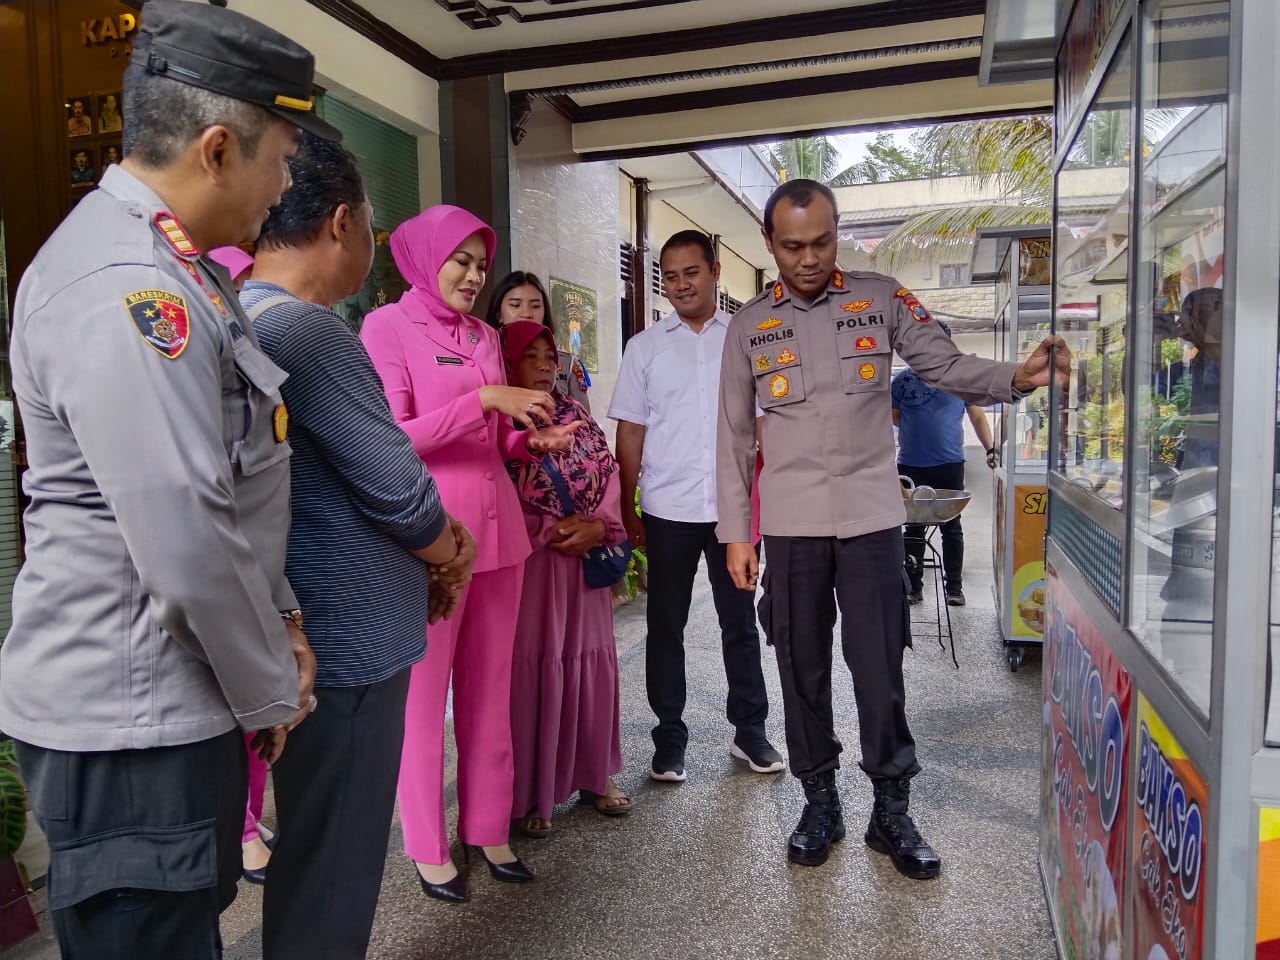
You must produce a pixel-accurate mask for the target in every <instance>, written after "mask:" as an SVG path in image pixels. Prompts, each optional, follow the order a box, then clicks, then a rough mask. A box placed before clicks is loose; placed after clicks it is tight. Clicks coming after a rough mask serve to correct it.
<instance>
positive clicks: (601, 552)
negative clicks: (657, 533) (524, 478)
mask: <svg viewBox="0 0 1280 960" xmlns="http://www.w3.org/2000/svg"><path fill="white" fill-rule="evenodd" d="M542 469H543V470H545V471H546V472H547V476H548V477H550V478H551V485H552V486H554V487H555V488H556V495H557V496H558V497H559V498H560V506H561V508H562V509H563V510H564V515H565V516H566V517H571V516H573V515H574V514H575V513H577V512H578V511H577V510H576V509H575V508H574V506H573V497H571V496H569V487H568V485H567V484H566V483H565V482H564V477H562V476H561V475H560V471H559V470H557V469H556V465H555V464H554V463H552V461H551V458H550V457H543V458H542ZM630 562H631V544H630V543H628V542H627V541H626V540H623V541H622V542H621V543H619V544H615V545H614V546H612V547H606V546H604V545H603V544H602V545H600V546H598V547H592V548H591V549H590V550H588V551H587V555H586V556H585V557H583V558H582V577H583V579H584V580H586V581H587V586H589V587H592V588H594V589H597V590H599V589H602V588H604V587H612V586H613V585H614V584H615V583H617V582H618V581H619V580H621V579H622V575H623V574H624V573H626V572H627V564H628V563H630Z"/></svg>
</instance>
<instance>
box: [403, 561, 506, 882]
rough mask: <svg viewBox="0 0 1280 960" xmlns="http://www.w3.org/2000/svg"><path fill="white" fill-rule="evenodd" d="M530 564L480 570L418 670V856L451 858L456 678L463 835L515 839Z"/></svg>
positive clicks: (412, 761)
mask: <svg viewBox="0 0 1280 960" xmlns="http://www.w3.org/2000/svg"><path fill="white" fill-rule="evenodd" d="M523 574H524V565H523V564H518V565H516V566H511V567H500V568H499V569H497V570H491V571H488V572H485V573H477V574H476V575H475V576H474V577H473V578H472V580H471V584H470V585H469V586H468V587H467V589H466V592H464V593H463V595H462V599H461V601H460V602H459V604H458V609H457V610H456V611H455V612H454V614H453V616H452V617H450V618H449V619H448V620H443V621H441V622H440V623H437V624H434V625H433V626H431V627H430V628H429V629H428V630H427V655H426V657H425V658H424V659H423V660H422V661H421V662H419V663H417V664H416V665H415V666H414V667H413V672H412V673H411V674H410V677H409V700H408V703H407V704H406V706H405V718H404V752H403V754H402V758H401V762H400V783H399V787H398V794H399V802H400V823H401V826H402V827H403V828H404V851H405V853H406V854H408V855H409V857H410V858H411V859H413V860H415V861H417V862H418V863H429V864H437V865H439V864H443V863H448V862H449V833H448V828H447V827H446V826H445V822H444V714H445V705H446V702H447V700H448V695H449V680H450V676H451V675H452V679H453V734H454V740H455V741H456V742H457V745H458V837H459V838H460V839H461V840H462V841H463V842H464V843H471V844H475V845H477V846H482V847H492V846H497V845H499V844H503V843H506V842H507V838H508V832H509V830H510V825H511V824H510V818H511V792H512V784H513V781H514V777H515V766H514V762H513V760H512V755H511V652H512V647H513V646H514V644H515V632H516V617H517V616H518V614H519V612H520V591H521V588H522V586H523V584H524V575H523Z"/></svg>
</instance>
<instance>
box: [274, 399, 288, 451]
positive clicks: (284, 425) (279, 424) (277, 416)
mask: <svg viewBox="0 0 1280 960" xmlns="http://www.w3.org/2000/svg"><path fill="white" fill-rule="evenodd" d="M271 427H272V430H273V432H274V433H275V438H276V443H284V439H285V437H287V436H289V408H288V407H286V406H285V405H284V404H283V403H280V404H277V405H276V409H275V412H274V413H272V414H271Z"/></svg>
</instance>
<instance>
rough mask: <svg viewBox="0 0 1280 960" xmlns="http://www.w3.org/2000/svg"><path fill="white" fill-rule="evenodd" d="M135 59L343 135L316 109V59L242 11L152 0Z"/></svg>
mask: <svg viewBox="0 0 1280 960" xmlns="http://www.w3.org/2000/svg"><path fill="white" fill-rule="evenodd" d="M133 62H134V63H138V64H141V65H142V66H143V67H145V68H146V70H147V72H148V73H154V74H157V75H159V76H162V77H168V78H169V79H171V80H177V81H178V82H180V83H185V84H189V85H190V86H193V87H201V88H203V89H205V90H212V91H213V92H214V93H220V94H222V95H223V96H227V97H231V98H232V99H235V100H243V101H245V102H246V103H255V104H257V105H258V106H260V107H263V108H265V109H266V110H269V111H270V112H271V113H274V114H275V115H276V116H278V117H280V118H281V119H283V120H287V121H288V122H289V123H292V124H294V125H296V126H298V127H301V128H302V129H303V130H306V131H307V132H308V133H314V134H315V135H316V136H318V137H323V138H324V139H325V140H341V139H342V132H341V131H340V130H338V128H337V127H334V126H332V125H330V124H328V123H325V122H324V121H323V120H321V119H320V118H319V117H318V116H316V114H315V97H314V96H312V92H311V84H312V81H313V80H314V78H315V67H316V58H315V57H314V56H312V55H311V51H309V50H307V49H306V48H305V47H301V46H299V45H298V44H296V43H294V42H293V41H292V40H290V39H289V38H288V37H286V36H285V35H284V34H282V33H277V32H276V31H275V30H272V29H271V28H270V27H268V26H265V25H264V24H261V23H259V22H258V21H257V20H254V19H252V18H251V17H246V16H245V15H244V14H242V13H236V12H235V11H234V10H226V9H223V8H222V7H219V6H210V5H209V4H205V3H193V2H189V0H149V2H148V3H147V4H146V5H145V6H144V7H143V8H142V24H141V26H140V27H139V28H138V36H137V38H136V39H135V41H134V45H133Z"/></svg>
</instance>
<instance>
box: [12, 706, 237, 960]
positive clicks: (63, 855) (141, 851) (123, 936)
mask: <svg viewBox="0 0 1280 960" xmlns="http://www.w3.org/2000/svg"><path fill="white" fill-rule="evenodd" d="M17 748H18V762H19V764H20V766H21V768H22V775H23V778H24V779H25V781H26V784H27V788H28V792H29V794H30V797H31V807H32V809H33V810H34V811H35V814H36V819H37V820H38V822H39V824H40V828H41V829H42V830H44V832H45V835H46V836H47V837H48V840H49V853H50V859H49V876H48V887H47V889H48V893H49V916H50V920H51V922H52V926H53V932H54V936H56V937H57V940H58V946H59V947H60V948H61V951H62V957H63V960H216V958H218V957H221V956H222V941H221V938H220V937H219V934H218V914H219V913H220V912H221V911H222V910H224V909H226V907H228V906H229V905H230V904H231V901H232V900H234V899H235V896H236V881H237V880H239V878H240V870H241V864H240V833H241V829H242V828H243V826H244V803H245V793H246V790H247V789H248V787H247V774H246V765H245V751H244V734H243V733H242V732H241V731H240V730H238V729H237V730H232V731H230V732H228V733H225V734H222V735H221V736H218V737H214V738H213V739H211V740H203V741H200V742H198V743H190V744H184V745H182V746H176V747H156V748H153V749H151V750H118V751H109V752H96V753H70V752H66V751H61V750H46V749H45V748H43V747H36V746H32V745H30V744H25V743H19V744H18V745H17Z"/></svg>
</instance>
